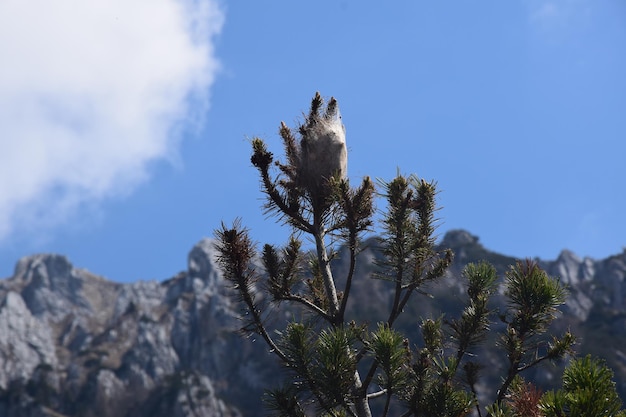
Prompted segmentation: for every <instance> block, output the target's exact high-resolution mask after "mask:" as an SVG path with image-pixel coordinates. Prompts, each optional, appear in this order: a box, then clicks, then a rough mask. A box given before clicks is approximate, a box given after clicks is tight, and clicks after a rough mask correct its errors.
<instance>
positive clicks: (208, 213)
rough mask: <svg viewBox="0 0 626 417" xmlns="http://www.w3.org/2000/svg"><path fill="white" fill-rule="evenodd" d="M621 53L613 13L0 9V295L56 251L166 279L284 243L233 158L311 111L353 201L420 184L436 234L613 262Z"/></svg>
mask: <svg viewBox="0 0 626 417" xmlns="http://www.w3.org/2000/svg"><path fill="white" fill-rule="evenodd" d="M78 34H80V36H78ZM625 51H626V3H624V2H623V1H621V0H561V1H556V0H555V1H548V0H512V1H500V0H497V1H496V0H492V1H481V2H468V1H459V2H426V1H397V2H393V3H383V2H381V1H358V2H357V1H317V2H287V1H266V2H253V1H232V2H215V1H213V0H137V1H136V2H133V3H132V6H129V3H128V2H125V1H122V0H100V1H94V2H89V4H87V3H84V2H78V1H74V0H60V1H59V2H55V3H54V6H52V5H51V4H48V2H45V1H35V0H33V1H28V2H2V3H1V4H0V61H2V62H3V65H2V68H1V69H0V277H7V276H9V275H11V274H12V272H13V268H14V265H15V262H16V261H17V260H18V259H19V258H20V257H22V256H25V255H29V254H33V253H39V252H52V253H61V254H64V255H66V256H68V258H69V259H70V260H71V261H72V262H73V263H74V265H75V266H77V267H81V268H87V269H89V270H91V271H92V272H94V273H97V274H101V275H104V276H106V277H107V278H109V279H113V280H116V281H134V280H137V279H157V280H162V279H166V278H169V277H171V276H172V275H174V274H175V273H177V272H178V271H180V270H184V269H185V268H186V257H187V253H188V252H189V250H190V249H191V247H192V246H193V245H194V244H195V243H196V242H197V241H198V240H200V239H201V238H203V237H210V236H212V234H213V230H214V229H216V228H217V227H219V225H220V222H221V221H225V222H227V223H230V222H231V221H232V220H234V219H235V218H236V217H241V218H242V221H243V223H244V224H246V225H247V226H248V227H249V228H250V229H251V233H252V236H253V237H254V239H256V240H257V241H259V242H266V241H268V242H271V243H280V242H281V241H282V240H283V238H284V237H285V235H286V233H285V231H283V230H282V229H281V227H280V226H279V225H277V224H276V222H275V220H274V219H273V218H269V219H268V218H267V217H266V216H265V215H263V214H262V213H261V210H260V206H261V204H262V199H261V198H262V195H261V194H260V191H259V181H258V178H257V174H256V171H255V169H254V168H253V167H252V166H251V164H250V162H249V156H250V139H251V138H252V137H254V136H260V137H262V138H264V139H266V141H267V142H268V144H269V146H270V148H271V149H272V150H273V151H274V152H275V153H276V154H280V153H281V143H280V140H279V137H278V134H277V131H278V127H279V124H280V122H281V121H285V122H286V123H287V124H288V125H290V126H296V125H297V124H298V122H299V121H301V120H302V115H303V113H304V112H306V111H307V109H308V105H309V103H310V99H311V97H312V96H313V94H314V93H315V91H320V93H321V94H322V95H324V96H326V97H329V96H334V97H336V98H337V100H338V101H339V105H340V107H341V112H342V116H343V121H344V123H345V125H346V131H347V142H348V148H349V166H348V168H349V177H350V179H351V180H352V181H354V182H358V181H360V179H361V178H362V177H363V176H365V175H369V176H371V177H374V178H382V179H391V178H392V177H393V176H394V175H395V174H396V173H397V172H398V170H400V172H402V173H405V174H409V173H415V174H417V175H418V176H420V177H423V178H426V179H434V180H436V181H437V183H438V185H439V189H440V194H439V202H440V204H441V205H442V206H443V209H442V210H441V211H440V212H439V214H440V217H441V222H440V228H439V233H440V235H443V233H445V231H446V230H449V229H456V228H464V229H466V230H468V231H470V232H471V233H473V234H475V235H477V236H479V237H480V240H481V242H482V243H483V244H484V245H485V246H486V247H487V248H490V249H492V250H496V251H498V252H501V253H505V254H508V255H514V256H518V257H534V256H539V257H541V258H544V259H554V258H556V257H557V256H558V254H559V252H560V251H561V250H562V249H564V248H568V249H570V250H572V251H574V252H575V253H577V254H578V255H579V256H581V257H582V256H591V257H594V258H603V257H606V256H608V255H611V254H614V253H618V252H621V251H622V249H623V248H624V247H625V246H626V221H624V215H623V213H626V193H625V192H624V179H626V163H624V158H625V156H626V145H625V141H624V139H625V138H626V75H625V74H626V53H625Z"/></svg>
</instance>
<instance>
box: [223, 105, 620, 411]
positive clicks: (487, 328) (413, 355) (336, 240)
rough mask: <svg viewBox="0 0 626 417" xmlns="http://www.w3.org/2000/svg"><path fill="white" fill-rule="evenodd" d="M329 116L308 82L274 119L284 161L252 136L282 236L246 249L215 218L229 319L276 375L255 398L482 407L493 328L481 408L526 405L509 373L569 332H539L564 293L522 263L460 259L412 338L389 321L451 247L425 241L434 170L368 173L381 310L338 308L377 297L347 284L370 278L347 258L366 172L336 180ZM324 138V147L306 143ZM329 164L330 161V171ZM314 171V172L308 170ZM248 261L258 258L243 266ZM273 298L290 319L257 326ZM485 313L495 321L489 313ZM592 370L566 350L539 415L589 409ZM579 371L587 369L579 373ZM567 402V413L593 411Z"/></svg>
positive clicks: (356, 248)
mask: <svg viewBox="0 0 626 417" xmlns="http://www.w3.org/2000/svg"><path fill="white" fill-rule="evenodd" d="M337 117H338V106H337V102H336V100H334V99H332V98H331V99H330V100H329V102H328V104H327V105H326V106H324V100H323V99H322V98H321V96H320V95H319V93H318V94H316V95H315V97H314V98H313V100H312V103H311V110H310V112H309V114H308V116H307V117H306V119H305V121H304V123H303V124H302V125H301V126H300V127H299V128H298V129H297V130H296V131H295V132H296V133H294V132H293V131H292V130H291V129H289V128H288V127H287V126H286V125H285V124H284V123H282V124H281V127H280V136H281V138H282V140H283V144H284V150H285V156H286V161H285V162H280V161H275V160H274V156H273V154H272V153H271V152H269V151H268V149H267V146H266V144H265V142H264V141H263V140H261V139H259V138H255V139H253V140H252V152H253V154H252V157H251V162H252V164H253V165H254V166H255V167H256V168H257V169H258V171H259V174H260V177H261V183H262V189H263V192H264V194H265V197H266V201H265V209H266V210H267V212H269V213H272V214H275V215H277V216H278V218H279V220H280V221H281V222H282V223H283V224H284V225H286V226H288V227H290V228H291V230H292V232H293V233H292V236H291V238H290V240H289V242H288V243H287V245H286V246H285V247H284V248H279V247H276V246H273V245H265V246H264V247H263V250H262V251H261V254H260V257H259V258H257V254H256V250H255V246H254V245H253V244H252V242H251V239H250V237H249V234H248V231H247V230H246V229H244V228H242V227H241V225H240V224H239V222H238V221H236V222H235V223H234V224H233V226H232V227H227V226H225V225H222V228H221V229H220V230H218V231H216V237H217V240H218V243H217V245H216V247H217V250H218V254H219V256H218V261H219V263H220V265H221V267H222V270H223V272H224V276H225V278H226V279H227V280H228V281H229V282H230V283H231V284H232V287H233V288H234V289H235V290H236V293H237V297H238V298H237V299H238V301H239V302H240V303H241V305H242V314H241V318H242V322H243V325H242V329H241V330H242V331H243V332H244V333H247V334H257V335H260V336H261V337H262V338H263V339H264V340H265V342H266V343H267V344H268V346H269V349H270V352H272V353H273V354H275V355H276V356H277V357H278V359H279V360H280V362H281V363H282V365H283V366H284V368H285V369H286V371H287V372H288V374H289V377H290V379H289V381H290V383H289V384H288V385H285V386H283V387H280V388H276V389H273V390H270V391H268V392H267V395H266V397H265V402H266V404H267V406H268V409H269V410H271V411H272V412H274V413H275V415H279V416H298V417H300V416H304V415H312V414H315V415H323V416H358V417H369V416H371V415H372V408H373V409H375V410H376V411H377V412H378V414H377V415H381V416H383V417H384V416H387V415H390V414H397V415H401V416H416V417H442V416H451V417H461V416H467V415H469V414H470V413H472V412H475V414H478V416H480V417H482V415H483V412H484V410H485V409H484V408H483V407H481V405H480V403H479V396H478V394H477V391H478V388H477V387H478V386H479V385H480V383H481V378H483V373H484V372H485V370H489V371H490V372H492V373H493V372H498V371H499V370H498V369H492V368H493V367H490V368H487V367H486V366H485V359H486V358H485V357H484V355H482V353H483V351H482V350H481V349H482V348H483V345H484V344H486V343H494V341H495V340H497V341H498V342H497V344H498V347H499V348H500V349H501V350H502V351H503V354H504V355H506V358H507V363H505V368H504V372H503V373H502V374H501V375H498V376H499V377H501V381H502V384H501V386H500V387H499V388H498V390H497V392H495V393H493V394H494V395H492V397H491V398H495V403H494V404H492V405H491V406H489V407H487V412H488V413H489V414H490V415H491V416H494V417H495V416H502V417H518V416H524V417H533V416H535V415H536V416H540V415H541V414H538V413H539V410H540V403H539V398H540V393H539V391H537V390H536V389H534V387H533V386H532V385H528V384H526V383H525V382H524V381H523V380H522V379H521V377H520V374H522V373H523V372H524V371H525V370H527V369H529V368H531V367H534V366H536V365H539V364H540V363H541V362H543V361H556V360H559V359H561V358H563V357H564V356H566V355H567V354H569V353H571V351H572V346H573V345H574V343H575V338H574V336H573V335H572V334H571V333H569V332H566V333H565V334H562V335H559V336H554V335H549V334H548V329H549V326H550V323H551V322H552V321H553V320H554V319H555V317H556V316H557V314H558V309H559V307H560V306H561V305H562V304H563V303H564V301H565V298H566V295H567V292H566V289H565V287H564V286H563V285H562V284H561V283H560V282H559V281H558V280H557V279H554V278H552V277H550V276H548V275H547V274H546V273H545V271H543V270H542V269H541V268H539V266H538V265H537V264H536V263H533V262H532V261H526V262H525V263H524V262H518V263H516V264H515V265H513V266H512V267H511V268H510V270H509V271H508V272H507V273H506V276H505V279H504V282H500V281H499V280H498V276H497V273H496V269H495V268H494V267H493V266H492V265H491V264H489V263H487V262H480V263H477V264H469V265H467V266H466V268H465V269H464V271H463V274H462V275H463V279H464V281H463V283H464V284H465V286H466V294H465V296H464V298H465V300H464V301H463V306H462V308H460V309H459V310H458V311H460V313H459V316H458V317H451V318H448V317H439V318H437V319H433V318H424V319H422V320H421V321H420V322H419V323H418V322H417V320H415V319H414V318H410V319H411V320H415V322H414V323H415V324H414V325H416V326H417V327H418V328H419V331H415V332H414V333H412V334H419V336H420V337H421V339H420V338H419V337H418V338H417V340H410V337H409V336H408V335H407V334H403V333H402V332H400V331H399V330H398V324H397V323H398V318H399V317H400V316H402V315H403V313H404V312H405V310H406V309H407V306H408V305H409V304H408V303H409V302H410V300H413V299H415V298H416V296H419V295H428V293H427V289H428V287H429V286H431V285H435V284H436V283H438V282H441V281H442V280H443V279H444V277H446V271H447V269H448V267H449V265H450V264H451V262H452V258H453V254H452V251H451V250H443V251H439V250H437V248H436V246H435V228H436V218H435V213H436V211H437V210H438V208H437V205H436V195H437V189H436V184H435V183H434V182H432V181H426V180H423V179H420V178H418V177H416V176H414V175H411V176H404V175H400V174H398V175H397V176H396V178H394V179H392V180H391V181H389V182H386V181H380V182H379V188H380V191H379V193H380V194H379V195H380V196H382V197H383V198H384V199H385V200H386V204H384V206H385V207H386V209H385V211H383V212H382V213H381V216H380V219H381V220H380V222H381V226H382V230H383V233H382V236H381V238H380V240H379V244H380V253H381V256H380V258H379V259H378V260H377V267H378V268H377V271H376V272H375V274H371V275H372V278H377V279H378V280H379V281H377V285H378V284H380V285H381V286H383V290H382V292H383V293H385V294H389V304H388V305H389V309H388V311H385V312H384V314H383V316H381V317H376V318H375V320H373V321H372V322H369V323H368V322H362V321H360V320H359V317H356V316H353V317H351V316H350V311H355V310H361V311H362V310H363V309H364V308H367V309H369V310H371V311H376V312H378V311H381V307H380V306H372V307H370V306H366V307H362V306H355V305H354V300H352V297H351V290H352V289H353V287H354V286H356V285H359V286H361V288H363V287H366V288H367V287H368V286H371V285H372V281H368V280H358V279H357V276H356V275H355V267H356V261H357V256H358V254H359V253H360V251H361V249H362V241H363V240H364V239H363V236H364V234H365V233H367V232H368V231H369V229H370V228H371V227H372V225H373V219H374V214H375V212H374V196H375V195H376V189H375V188H376V187H375V186H374V184H373V183H372V181H371V180H370V179H369V178H368V177H366V178H364V179H363V181H362V182H361V184H360V185H359V186H357V187H352V186H351V185H350V183H349V181H348V180H347V179H346V176H345V169H344V168H345V163H346V161H345V160H344V159H342V157H343V155H344V154H343V153H342V152H344V151H345V142H342V141H341V140H342V139H343V136H342V135H343V131H342V130H337V128H338V127H340V128H341V129H343V126H342V125H341V126H340V121H339V119H338V118H337ZM333 129H334V130H333ZM297 134H299V136H300V137H299V138H298V137H297ZM320 138H324V139H323V140H322V139H320ZM335 139H336V140H335ZM324 141H326V142H324ZM324 143H328V146H329V148H328V149H322V148H320V147H323V146H325V145H324ZM338 144H339V145H340V147H339V148H338V147H337V145H338ZM320 152H321V153H320ZM333 152H338V153H337V155H333ZM315 155H321V156H319V158H323V159H324V160H323V162H324V163H325V164H328V165H327V166H326V168H325V169H326V170H325V171H323V170H322V171H320V170H319V169H318V168H319V167H316V166H315V162H316V159H315V157H316V156H315ZM334 156H336V157H337V158H335V159H333V158H334ZM333 164H334V165H333ZM329 167H338V169H334V170H333V171H332V172H330V171H329V170H330V168H329ZM276 169H277V170H278V172H277V173H276V172H275V170H276ZM320 172H325V173H326V174H327V175H322V176H321V177H320V176H319V175H318V174H319V173H320ZM303 235H304V236H306V237H308V238H310V240H311V241H312V242H314V244H315V248H314V250H313V251H312V252H313V254H312V255H310V254H307V253H304V252H303V250H302V243H301V241H300V240H299V238H300V237H301V236H303ZM338 245H342V246H343V248H344V250H343V251H342V257H343V258H344V260H347V265H348V268H347V270H346V271H343V272H344V274H342V276H340V277H338V276H336V275H337V272H336V271H335V270H333V268H332V265H331V260H332V259H333V257H334V256H335V254H336V253H337V251H336V249H335V248H336V247H338ZM258 260H260V262H261V263H262V266H263V271H258V267H255V266H254V265H255V262H257V261H258ZM453 278H456V277H452V278H451V279H453ZM499 285H502V286H503V290H504V294H505V296H506V298H507V304H506V310H505V311H499V312H498V311H494V309H493V308H492V307H491V305H490V300H491V298H492V296H493V295H494V294H495V293H496V291H497V290H498V286H499ZM349 303H352V304H351V305H350V306H349ZM284 304H288V306H287V307H286V308H289V312H290V314H291V315H292V317H296V316H297V317H302V319H300V320H294V321H291V322H289V323H281V322H280V321H277V322H276V326H278V328H272V329H270V328H269V325H268V323H269V320H268V318H269V317H270V316H271V315H272V312H275V311H276V310H277V309H281V308H285V306H284ZM295 307H298V308H297V309H296V308H295ZM349 307H351V308H349ZM405 316H406V315H405ZM278 317H285V315H284V314H282V315H280V316H278ZM498 317H499V318H500V320H501V322H502V323H503V324H500V325H499V326H493V324H494V323H495V322H496V320H497V318H498ZM375 323H377V325H375ZM372 325H373V327H370V326H372ZM372 328H374V329H373V330H372ZM494 333H498V335H497V336H498V337H494ZM592 365H593V366H592ZM578 368H581V370H580V372H577V369H578ZM603 372H605V371H602V369H597V367H596V365H595V364H593V363H591V364H588V363H587V362H582V363H581V364H576V362H575V365H574V367H573V368H571V369H570V370H569V371H568V373H566V375H565V377H564V378H565V381H567V382H566V383H564V390H563V392H557V393H548V394H546V395H545V396H544V397H543V398H542V399H541V407H544V409H545V410H557V411H554V413H553V414H550V415H551V416H552V415H554V416H561V415H566V414H559V413H561V412H562V411H560V410H565V409H567V410H574V409H576V410H596V411H597V410H598V408H590V407H592V406H593V407H596V405H597V401H596V402H595V403H594V402H593V401H592V399H593V395H592V393H598V392H603V393H604V392H605V391H607V390H608V389H609V388H608V385H606V384H607V381H610V375H607V374H606V373H603ZM591 376H592V377H593V378H598V379H599V380H598V381H594V382H593V383H592V381H590V380H589V378H591ZM607 376H608V379H607ZM585 378H586V379H585ZM594 384H595V385H594ZM603 398H606V400H603V401H604V402H603V403H602V407H604V408H603V410H609V409H610V410H611V411H610V412H611V413H613V414H597V415H616V416H617V415H619V414H615V413H616V412H617V411H616V410H618V409H619V407H620V405H619V404H617V403H616V402H615V398H614V397H610V396H606V397H603ZM576 407H578V408H576ZM585 407H587V408H585ZM609 407H610V408H609ZM614 411H615V412H614ZM568 412H569V411H568ZM594 412H595V411H594ZM581 413H583V414H575V415H577V416H578V415H594V414H593V413H592V414H584V412H583V411H581ZM567 415H569V414H567ZM572 415H574V414H572Z"/></svg>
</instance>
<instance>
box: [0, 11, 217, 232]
mask: <svg viewBox="0 0 626 417" xmlns="http://www.w3.org/2000/svg"><path fill="white" fill-rule="evenodd" d="M222 22H223V13H222V11H221V10H220V8H219V5H218V4H217V0H134V1H130V2H129V1H126V0H95V1H88V2H86V1H80V0H58V1H54V2H51V1H46V0H26V1H18V0H7V1H2V2H0V62H2V65H1V66H0V241H2V240H3V239H6V238H7V237H9V236H11V235H12V234H14V233H18V232H21V231H23V230H24V228H25V227H27V226H28V225H31V226H32V225H36V226H46V227H49V226H52V225H55V224H56V225H58V224H59V223H62V222H64V221H66V220H67V218H68V216H69V215H70V214H71V213H72V212H73V211H74V210H75V209H76V208H77V207H79V206H80V205H82V204H93V203H94V202H97V201H100V200H101V199H103V198H106V197H110V196H112V195H117V194H120V193H126V192H129V191H131V190H132V189H133V188H134V187H135V186H136V185H137V184H139V183H140V182H141V181H144V180H145V179H146V177H147V165H148V164H149V163H150V162H152V161H155V160H159V159H163V158H169V157H171V156H173V155H174V154H175V153H176V149H177V146H178V142H179V140H180V138H179V137H178V136H177V135H176V133H175V128H176V127H177V125H178V124H179V123H181V122H183V121H184V120H185V119H186V118H188V117H189V116H190V112H191V111H192V108H197V107H196V106H197V104H198V103H199V102H200V103H204V104H206V103H207V100H208V90H209V87H210V86H211V84H212V83H213V80H214V77H215V75H216V72H217V71H218V68H219V64H218V61H217V59H216V57H215V53H214V46H213V42H214V38H215V36H216V35H218V34H219V32H220V30H221V27H222ZM192 100H193V101H194V106H191V101H192Z"/></svg>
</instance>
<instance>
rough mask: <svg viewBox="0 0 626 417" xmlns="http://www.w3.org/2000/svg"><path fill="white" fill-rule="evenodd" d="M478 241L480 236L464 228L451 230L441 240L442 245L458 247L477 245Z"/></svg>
mask: <svg viewBox="0 0 626 417" xmlns="http://www.w3.org/2000/svg"><path fill="white" fill-rule="evenodd" d="M477 243H478V236H474V235H473V234H471V233H470V232H468V231H466V230H462V229H453V230H449V231H448V232H446V234H445V236H444V237H443V239H442V240H441V246H443V247H447V248H458V247H461V246H466V245H475V244H477Z"/></svg>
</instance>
